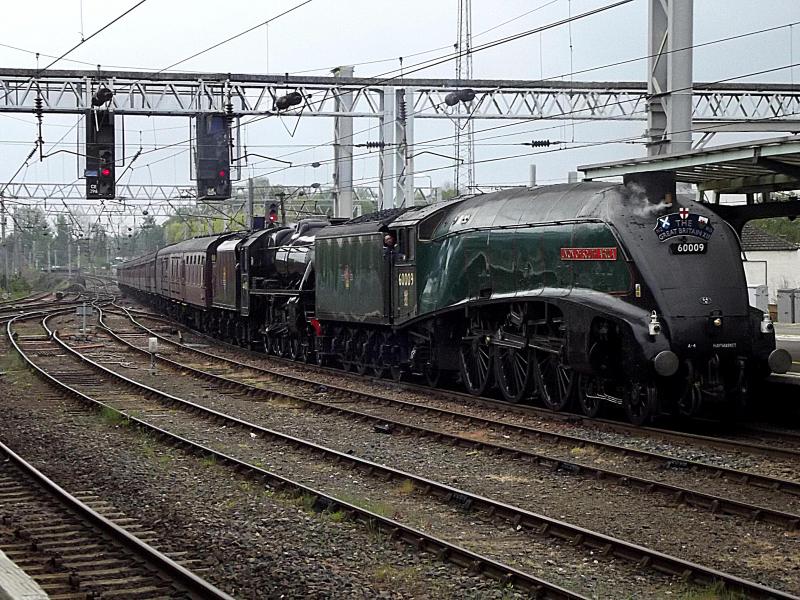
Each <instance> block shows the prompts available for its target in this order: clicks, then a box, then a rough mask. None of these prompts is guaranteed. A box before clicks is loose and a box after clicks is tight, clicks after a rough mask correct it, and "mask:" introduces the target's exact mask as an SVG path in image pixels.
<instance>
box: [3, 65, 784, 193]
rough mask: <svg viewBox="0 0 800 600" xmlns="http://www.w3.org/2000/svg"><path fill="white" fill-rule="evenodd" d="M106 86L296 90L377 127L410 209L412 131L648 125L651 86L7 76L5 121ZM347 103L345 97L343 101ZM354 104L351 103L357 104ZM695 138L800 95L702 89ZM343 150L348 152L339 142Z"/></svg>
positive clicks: (176, 108)
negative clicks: (420, 124)
mask: <svg viewBox="0 0 800 600" xmlns="http://www.w3.org/2000/svg"><path fill="white" fill-rule="evenodd" d="M101 86H105V87H108V88H109V89H111V90H112V91H113V92H114V96H113V99H112V101H111V105H110V109H111V110H113V111H114V112H116V113H118V114H121V115H123V114H124V115H144V116H183V117H191V116H194V115H196V114H197V113H201V112H230V113H232V114H233V115H235V116H240V117H241V116H248V115H252V116H255V115H271V114H279V111H277V109H276V107H275V101H276V99H277V98H279V97H281V96H283V95H285V94H287V93H289V92H295V91H298V92H300V93H301V95H302V98H303V100H302V103H301V104H300V105H298V106H296V107H294V108H292V109H291V110H289V111H287V112H285V113H282V114H287V115H294V116H304V117H340V118H342V117H351V118H357V117H365V118H376V119H378V120H379V122H380V128H379V131H380V135H381V140H380V141H381V142H383V143H384V151H383V152H381V153H380V167H379V168H380V177H381V184H380V187H379V189H380V193H381V200H382V201H383V202H387V203H389V202H391V201H392V196H394V202H395V203H396V204H397V205H399V204H401V203H402V202H405V200H406V199H408V202H412V201H413V200H412V199H413V194H412V193H411V192H412V190H413V189H414V183H413V159H412V156H413V143H414V142H413V129H414V127H413V122H414V120H416V119H447V120H452V121H458V120H460V119H465V118H476V119H510V120H526V119H579V120H583V119H586V120H641V121H644V120H646V119H647V116H648V107H647V101H648V89H647V84H646V83H645V82H563V81H508V80H464V81H459V82H456V81H452V80H434V79H402V80H400V79H396V78H395V79H369V78H357V77H289V76H274V75H250V74H220V73H216V74H215V73H207V74H196V73H143V72H123V71H46V72H44V73H41V72H40V71H36V70H33V69H0V112H17V113H33V112H36V110H37V102H38V103H39V105H40V107H41V108H40V109H41V111H42V112H43V113H64V114H80V113H83V112H84V111H86V110H88V109H90V108H91V98H92V94H93V93H94V92H95V91H97V89H98V88H99V87H101ZM458 88H460V89H463V88H470V89H472V90H474V91H475V99H474V100H473V101H472V102H470V103H469V105H468V108H469V111H462V112H459V111H458V109H457V108H456V107H448V106H447V105H446V103H445V101H444V98H445V96H446V95H447V94H448V93H450V92H451V91H453V90H454V89H458ZM342 98H347V102H343V101H342ZM351 99H352V100H351ZM692 124H693V127H694V128H695V130H696V131H698V132H700V133H705V134H707V135H708V134H709V132H712V133H713V132H717V131H762V132H763V131H774V132H782V131H796V130H798V129H800V91H798V90H797V89H795V87H794V86H791V85H789V84H758V83H752V84H750V83H748V84H733V83H729V84H704V83H696V84H695V85H694V89H693V97H692ZM337 143H339V144H340V143H341V142H340V141H337Z"/></svg>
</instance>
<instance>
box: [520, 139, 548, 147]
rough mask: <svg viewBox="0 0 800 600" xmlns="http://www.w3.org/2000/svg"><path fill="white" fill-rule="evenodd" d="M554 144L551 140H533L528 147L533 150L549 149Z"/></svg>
mask: <svg viewBox="0 0 800 600" xmlns="http://www.w3.org/2000/svg"><path fill="white" fill-rule="evenodd" d="M550 144H552V142H551V141H550V140H532V141H530V142H528V143H527V144H526V145H527V146H530V147H531V148H547V147H548V146H549V145H550Z"/></svg>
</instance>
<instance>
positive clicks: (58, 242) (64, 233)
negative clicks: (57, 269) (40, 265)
mask: <svg viewBox="0 0 800 600" xmlns="http://www.w3.org/2000/svg"><path fill="white" fill-rule="evenodd" d="M68 243H69V223H68V222H67V217H65V216H64V215H63V214H60V215H58V217H57V218H56V234H55V238H54V239H53V243H52V251H53V264H54V265H66V264H67V255H68V254H69V252H68V250H67V244H68Z"/></svg>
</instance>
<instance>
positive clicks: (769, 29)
mask: <svg viewBox="0 0 800 600" xmlns="http://www.w3.org/2000/svg"><path fill="white" fill-rule="evenodd" d="M576 17H577V16H576ZM573 20H574V18H573ZM797 24H800V21H795V22H792V23H786V24H782V25H777V26H773V27H766V28H762V29H758V30H754V31H750V32H745V33H741V34H736V35H732V36H726V37H723V38H718V39H715V40H709V41H707V42H700V43H697V44H693V45H691V46H687V47H685V48H675V49H673V50H669V51H666V52H665V54H669V53H674V52H681V51H685V50H688V49H690V48H691V49H696V48H702V47H705V46H710V45H712V44H719V43H724V42H729V41H734V40H737V39H742V38H745V37H749V36H753V35H760V34H764V33H769V32H772V31H776V30H778V29H784V28H787V27H792V26H793V25H797ZM653 56H655V55H651V54H646V55H643V56H638V57H635V58H630V59H624V60H620V61H614V62H611V63H605V64H603V65H598V66H594V67H587V68H585V69H581V70H578V71H574V72H573V73H572V74H573V75H578V74H583V73H589V72H592V71H598V70H602V69H606V68H610V67H615V66H621V65H625V64H630V63H633V62H638V61H642V60H648V59H650V58H653ZM420 64H421V63H420ZM567 75H569V73H562V74H559V75H553V76H551V77H547V78H545V79H542V81H552V80H558V79H561V78H563V77H566V76H567ZM710 85H714V84H713V83H712V84H710ZM417 112H419V111H417ZM417 112H415V113H411V114H412V115H414V114H417ZM572 112H574V111H567V112H565V113H563V115H562V116H569V115H570V114H571V113H572ZM268 116H269V115H265V116H262V117H255V118H254V119H251V120H250V121H247V122H245V123H243V124H242V127H245V126H247V125H249V124H251V123H254V122H257V121H260V120H263V119H264V118H267V117H268ZM520 124H522V123H506V124H503V125H499V126H497V127H498V128H499V127H512V126H519V125H520ZM378 127H380V125H371V126H369V127H367V128H365V129H362V130H360V131H357V132H355V133H354V134H353V135H354V136H355V135H359V134H362V133H367V132H369V131H372V130H374V129H376V128H378ZM483 131H485V130H483ZM333 143H334V140H331V141H330V142H325V143H323V144H318V145H316V146H312V147H311V148H307V149H304V150H300V151H297V152H292V153H288V154H284V155H282V156H279V157H277V158H285V157H287V156H293V155H295V154H299V153H302V152H304V151H308V150H311V149H315V148H321V147H324V146H328V145H331V144H333ZM255 164H258V163H255Z"/></svg>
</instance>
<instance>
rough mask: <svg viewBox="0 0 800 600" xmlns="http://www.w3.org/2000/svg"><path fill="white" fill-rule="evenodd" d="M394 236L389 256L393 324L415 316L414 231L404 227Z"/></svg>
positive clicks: (415, 240)
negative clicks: (394, 244) (391, 278)
mask: <svg viewBox="0 0 800 600" xmlns="http://www.w3.org/2000/svg"><path fill="white" fill-rule="evenodd" d="M394 235H395V236H396V238H397V245H396V247H395V251H394V252H393V253H392V254H391V258H392V262H393V267H392V277H393V282H392V309H393V310H392V315H393V317H394V322H395V323H402V322H404V321H407V320H408V319H413V318H414V317H415V316H416V315H417V267H416V261H415V250H416V245H417V239H416V229H415V228H414V227H404V228H402V229H398V230H397V231H396V232H394Z"/></svg>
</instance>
